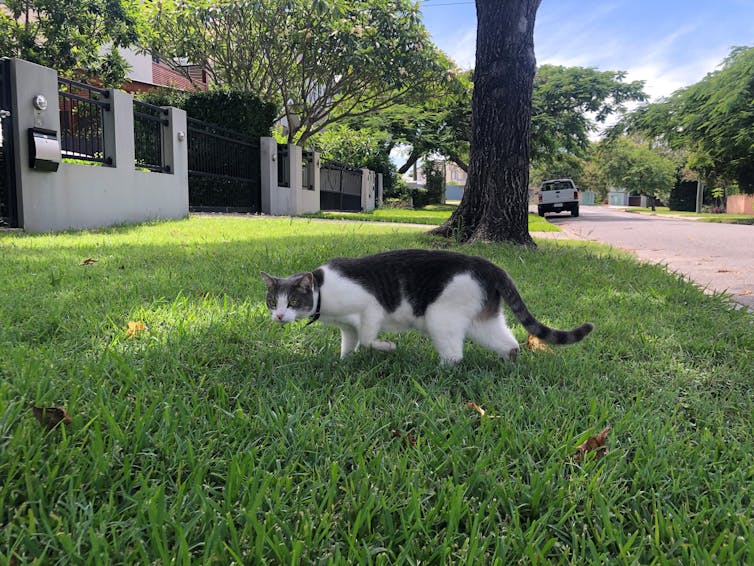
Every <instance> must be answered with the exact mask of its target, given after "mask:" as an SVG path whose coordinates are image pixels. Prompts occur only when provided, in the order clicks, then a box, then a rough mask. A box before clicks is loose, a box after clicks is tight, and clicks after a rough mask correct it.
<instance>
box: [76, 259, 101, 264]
mask: <svg viewBox="0 0 754 566" xmlns="http://www.w3.org/2000/svg"><path fill="white" fill-rule="evenodd" d="M93 263H97V260H96V259H93V258H91V257H88V258H86V259H85V260H84V261H82V262H81V263H80V264H79V265H92V264H93Z"/></svg>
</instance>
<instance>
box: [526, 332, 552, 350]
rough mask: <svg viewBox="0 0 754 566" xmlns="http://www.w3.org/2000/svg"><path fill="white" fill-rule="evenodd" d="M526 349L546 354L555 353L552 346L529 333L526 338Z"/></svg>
mask: <svg viewBox="0 0 754 566" xmlns="http://www.w3.org/2000/svg"><path fill="white" fill-rule="evenodd" d="M526 349H527V350H529V351H530V352H544V353H545V354H553V353H554V352H553V350H552V348H550V347H549V346H548V345H547V344H545V343H544V342H542V340H540V339H539V338H537V337H536V336H534V335H533V334H529V337H528V338H527V339H526Z"/></svg>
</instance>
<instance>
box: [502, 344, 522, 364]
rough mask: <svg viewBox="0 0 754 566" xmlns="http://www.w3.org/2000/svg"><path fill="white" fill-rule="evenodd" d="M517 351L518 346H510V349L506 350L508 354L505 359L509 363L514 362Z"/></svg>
mask: <svg viewBox="0 0 754 566" xmlns="http://www.w3.org/2000/svg"><path fill="white" fill-rule="evenodd" d="M518 352H519V349H518V347H516V348H511V350H510V351H509V352H508V356H507V357H506V358H505V359H507V360H508V361H509V362H511V363H515V362H516V359H517V358H518Z"/></svg>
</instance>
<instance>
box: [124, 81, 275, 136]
mask: <svg viewBox="0 0 754 566" xmlns="http://www.w3.org/2000/svg"><path fill="white" fill-rule="evenodd" d="M138 99H139V100H141V101H143V102H148V103H150V104H155V105H157V106H175V107H176V108H181V109H183V110H185V111H186V114H187V115H188V116H189V117H190V118H195V119H197V120H202V121H204V122H210V123H212V124H217V125H218V126H222V127H224V128H228V129H230V130H234V131H236V132H238V133H241V134H244V135H246V136H248V137H250V138H260V137H263V136H269V135H270V132H271V129H272V124H273V122H274V121H275V117H276V114H277V109H276V107H275V105H274V104H270V103H269V102H264V101H262V100H261V99H260V98H259V97H258V96H257V95H255V94H253V93H250V92H239V91H225V90H210V91H196V92H185V91H177V90H173V89H157V90H154V91H151V92H147V93H144V94H142V95H140V96H139V97H138Z"/></svg>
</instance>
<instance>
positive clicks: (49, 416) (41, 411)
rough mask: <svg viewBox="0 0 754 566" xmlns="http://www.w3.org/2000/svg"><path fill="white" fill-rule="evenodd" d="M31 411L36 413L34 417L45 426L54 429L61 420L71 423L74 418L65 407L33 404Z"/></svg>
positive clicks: (64, 422)
mask: <svg viewBox="0 0 754 566" xmlns="http://www.w3.org/2000/svg"><path fill="white" fill-rule="evenodd" d="M31 412H32V413H33V414H34V418H36V419H37V420H38V421H39V424H41V425H42V426H44V427H47V428H48V429H53V428H55V427H56V426H58V425H59V424H60V423H61V422H62V423H63V424H67V425H69V424H71V423H72V422H73V419H71V417H70V416H68V413H66V412H65V408H64V407H34V406H32V408H31Z"/></svg>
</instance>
